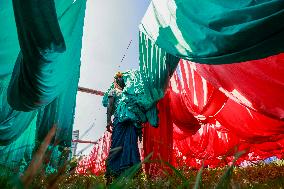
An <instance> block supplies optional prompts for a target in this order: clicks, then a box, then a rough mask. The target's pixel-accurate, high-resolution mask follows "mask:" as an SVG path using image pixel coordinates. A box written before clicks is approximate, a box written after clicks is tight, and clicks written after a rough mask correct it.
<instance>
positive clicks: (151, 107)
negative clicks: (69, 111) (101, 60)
mask: <svg viewBox="0 0 284 189" xmlns="http://www.w3.org/2000/svg"><path fill="white" fill-rule="evenodd" d="M123 79H124V81H125V84H126V86H125V88H124V89H123V92H122V98H121V100H120V102H119V103H118V107H117V110H116V111H117V113H118V115H119V117H118V119H119V121H120V122H123V121H126V120H132V121H134V122H137V123H146V122H149V123H150V124H151V125H152V126H153V127H157V126H158V111H157V108H156V103H153V101H151V99H150V98H148V97H147V95H146V93H145V89H144V84H143V82H142V79H141V74H140V71H138V70H129V71H126V72H124V73H123ZM113 88H114V85H113V83H112V84H111V86H110V87H109V89H108V90H107V92H106V93H105V95H104V97H103V102H102V103H103V106H105V107H107V105H108V94H109V92H110V91H111V90H112V89H113ZM137 126H138V125H137Z"/></svg>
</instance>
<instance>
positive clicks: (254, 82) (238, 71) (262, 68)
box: [195, 53, 284, 119]
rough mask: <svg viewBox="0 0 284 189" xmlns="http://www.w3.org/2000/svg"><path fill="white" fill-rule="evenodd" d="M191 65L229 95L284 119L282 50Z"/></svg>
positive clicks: (257, 109) (283, 61) (265, 113)
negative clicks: (251, 58) (256, 57)
mask: <svg viewBox="0 0 284 189" xmlns="http://www.w3.org/2000/svg"><path fill="white" fill-rule="evenodd" d="M195 66H196V70H197V72H198V73H199V74H200V75H202V76H203V77H204V78H205V79H206V80H207V81H208V82H209V83H211V84H212V85H213V86H214V87H215V88H217V89H219V88H221V89H222V91H223V92H225V93H226V94H227V95H230V98H232V99H234V100H236V101H238V102H239V103H241V104H244V105H245V106H247V107H249V108H251V109H254V110H255V111H258V112H261V113H262V114H264V115H267V116H271V117H273V118H275V119H284V108H283V107H284V98H283V95H284V53H282V54H279V55H275V56H271V57H267V58H264V59H261V60H254V61H247V62H243V63H235V64H226V65H206V64H195ZM238 94H241V95H238Z"/></svg>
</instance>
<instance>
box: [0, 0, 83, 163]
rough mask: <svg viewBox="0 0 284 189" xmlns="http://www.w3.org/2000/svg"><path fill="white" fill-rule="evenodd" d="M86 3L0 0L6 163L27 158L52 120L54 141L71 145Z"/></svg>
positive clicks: (0, 139)
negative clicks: (54, 129)
mask: <svg viewBox="0 0 284 189" xmlns="http://www.w3.org/2000/svg"><path fill="white" fill-rule="evenodd" d="M85 4H86V1H85V0H77V1H73V0H67V1H66V0H59V1H51V0H48V1H42V2H41V1H33V0H28V1H25V3H23V2H21V1H17V0H14V1H8V0H1V7H0V19H1V21H0V22H1V25H2V23H3V25H2V26H4V27H5V30H4V29H3V30H1V31H0V47H1V49H0V66H1V68H0V130H1V132H0V144H1V147H0V157H1V158H0V159H1V162H2V163H5V165H7V166H9V165H13V166H16V165H19V163H20V162H21V161H22V160H23V159H25V160H26V161H29V159H30V158H31V157H30V156H31V153H32V150H33V149H34V147H35V145H36V144H35V143H37V142H42V140H43V138H44V137H45V136H46V134H47V133H48V132H49V129H50V128H51V127H52V126H54V125H55V126H57V132H56V136H55V138H54V143H53V144H52V145H57V144H59V145H60V146H61V147H69V146H70V143H71V136H72V125H73V119H74V108H75V97H76V93H77V87H78V80H79V68H80V56H81V44H82V33H83V21H84V14H85ZM14 15H15V16H14ZM17 34H18V35H17ZM8 102H9V103H8ZM24 111H25V112H24ZM56 149H58V148H56ZM61 149H62V148H61ZM7 153H8V154H11V155H9V156H7V155H5V154H7Z"/></svg>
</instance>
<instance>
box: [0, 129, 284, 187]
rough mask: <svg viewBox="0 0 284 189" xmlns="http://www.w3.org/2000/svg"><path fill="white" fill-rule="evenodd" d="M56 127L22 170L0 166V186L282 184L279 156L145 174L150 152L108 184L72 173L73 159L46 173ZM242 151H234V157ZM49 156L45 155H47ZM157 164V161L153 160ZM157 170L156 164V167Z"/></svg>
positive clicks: (162, 168) (95, 177) (283, 167)
mask: <svg viewBox="0 0 284 189" xmlns="http://www.w3.org/2000/svg"><path fill="white" fill-rule="evenodd" d="M54 133H55V128H53V129H52V130H51V132H49V134H48V135H47V137H46V138H45V140H44V142H43V143H42V144H41V145H40V147H39V148H38V151H37V152H36V153H35V155H34V157H33V160H32V161H31V163H30V165H29V166H28V167H27V168H26V170H25V172H24V173H22V174H19V173H18V171H16V170H12V169H10V168H8V167H5V166H4V165H2V166H0V188H1V189H5V188H9V189H10V188H16V189H17V188H36V189H38V188H42V189H45V188H46V189H56V188H60V189H61V188H62V189H66V188H69V189H81V188H82V189H83V188H84V189H85V188H88V189H89V188H92V189H105V188H135V189H136V188H138V189H140V188H141V189H142V188H146V189H156V188H178V189H183V188H194V189H199V188H200V189H208V188H214V189H215V188H216V189H218V188H232V189H238V188H267V189H274V188H275V189H276V188H277V189H278V188H284V161H283V160H279V161H275V162H273V163H270V164H265V163H264V162H259V163H257V164H253V165H252V166H248V167H238V166H235V165H234V163H235V161H233V164H232V165H231V166H225V167H220V168H215V169H210V168H203V167H202V168H201V169H200V170H194V169H190V168H189V167H188V166H186V165H183V166H180V167H174V166H172V165H171V164H169V163H167V162H159V165H162V166H160V171H159V174H158V175H151V176H149V175H146V174H145V173H144V172H142V171H141V167H142V166H143V164H144V163H145V162H147V163H151V161H149V159H150V156H151V154H150V155H149V156H148V157H146V158H145V160H144V162H142V163H141V164H138V165H135V166H133V167H131V168H130V169H129V170H127V171H126V172H125V173H124V174H123V175H122V176H121V177H119V178H117V179H116V180H114V181H113V183H112V184H111V185H109V186H106V185H105V179H104V176H103V175H92V174H89V175H80V174H76V173H75V169H74V162H73V161H66V162H65V163H64V164H63V165H62V166H61V167H60V168H58V169H57V171H56V172H54V173H49V174H47V173H46V171H45V170H46V166H47V165H46V164H45V163H44V162H46V161H45V159H46V157H45V156H46V155H47V154H50V153H48V151H47V149H48V144H49V143H50V141H51V139H52V137H53V136H54ZM241 155H242V152H241V153H237V154H236V156H235V160H237V159H238V157H239V156H241ZM47 156H48V155H47ZM152 163H155V164H157V162H152ZM158 170H159V168H158Z"/></svg>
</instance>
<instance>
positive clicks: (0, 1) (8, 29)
mask: <svg viewBox="0 0 284 189" xmlns="http://www.w3.org/2000/svg"><path fill="white" fill-rule="evenodd" d="M0 5H1V6H0V20H1V22H0V23H1V30H0V60H1V61H0V78H1V77H2V76H4V75H7V74H11V72H12V70H13V68H14V64H15V61H16V59H17V56H18V53H19V51H20V47H19V41H18V38H17V29H16V23H15V18H14V12H13V6H12V1H11V0H0Z"/></svg>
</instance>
